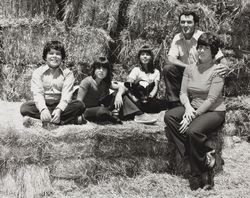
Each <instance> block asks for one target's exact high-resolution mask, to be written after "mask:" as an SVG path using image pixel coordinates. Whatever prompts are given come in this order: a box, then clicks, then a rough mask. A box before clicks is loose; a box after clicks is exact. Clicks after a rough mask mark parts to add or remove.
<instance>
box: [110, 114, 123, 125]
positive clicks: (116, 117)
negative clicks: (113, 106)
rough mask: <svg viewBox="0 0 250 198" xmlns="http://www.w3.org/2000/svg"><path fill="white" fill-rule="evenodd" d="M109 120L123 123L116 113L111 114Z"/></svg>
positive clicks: (114, 122)
mask: <svg viewBox="0 0 250 198" xmlns="http://www.w3.org/2000/svg"><path fill="white" fill-rule="evenodd" d="M108 121H110V122H112V123H113V124H123V123H122V121H121V120H120V118H118V116H115V115H113V116H110V117H109V119H108Z"/></svg>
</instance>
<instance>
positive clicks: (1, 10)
mask: <svg viewBox="0 0 250 198" xmlns="http://www.w3.org/2000/svg"><path fill="white" fill-rule="evenodd" d="M56 8H57V6H56V3H55V1H54V0H43V1H40V0H3V1H1V3H0V17H1V18H12V19H13V18H27V17H35V16H36V15H44V16H48V17H51V16H53V15H55V13H56Z"/></svg>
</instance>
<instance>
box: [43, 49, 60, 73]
mask: <svg viewBox="0 0 250 198" xmlns="http://www.w3.org/2000/svg"><path fill="white" fill-rule="evenodd" d="M46 63H47V65H48V66H49V67H50V68H52V69H55V68H57V67H59V66H60V64H61V63H62V53H61V51H59V50H55V49H50V50H49V51H48V53H47V55H46Z"/></svg>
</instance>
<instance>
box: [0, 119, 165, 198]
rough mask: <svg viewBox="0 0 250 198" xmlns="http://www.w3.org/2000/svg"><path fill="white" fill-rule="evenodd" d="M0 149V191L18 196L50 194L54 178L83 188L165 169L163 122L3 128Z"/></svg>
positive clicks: (0, 134) (0, 136)
mask: <svg viewBox="0 0 250 198" xmlns="http://www.w3.org/2000/svg"><path fill="white" fill-rule="evenodd" d="M107 127H108V131H107ZM0 145H1V150H0V162H1V167H0V172H1V174H0V175H1V181H3V183H2V187H3V188H1V191H2V192H3V191H4V193H7V192H11V193H14V192H15V193H17V194H20V195H22V196H20V197H29V196H26V195H27V193H33V195H32V196H31V195H30V197H33V196H34V197H35V196H37V194H48V193H51V183H53V182H54V181H58V180H60V181H74V182H75V184H77V185H80V186H86V185H88V184H89V183H97V182H98V181H100V180H103V179H108V178H110V177H112V176H125V177H127V176H129V177H132V176H135V175H137V174H140V173H142V172H145V171H151V172H166V171H168V170H169V161H168V155H169V150H168V148H167V139H166V137H165V134H164V133H163V131H162V123H158V124H156V125H154V126H145V125H140V124H134V123H132V122H128V123H127V125H126V127H125V126H118V127H114V126H112V125H108V126H98V125H94V124H87V125H85V126H73V125H72V126H63V127H61V128H59V129H57V130H54V131H46V130H43V129H39V128H31V129H23V130H19V131H16V130H14V129H5V130H4V131H1V133H0ZM48 178H50V179H48ZM7 181H9V182H7ZM10 183H11V185H10ZM28 188H29V189H30V190H29V192H27V191H28ZM1 191H0V192H1ZM42 191H43V192H42Z"/></svg>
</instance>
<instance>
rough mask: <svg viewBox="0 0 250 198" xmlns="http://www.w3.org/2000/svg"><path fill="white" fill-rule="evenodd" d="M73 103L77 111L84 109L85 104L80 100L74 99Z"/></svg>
mask: <svg viewBox="0 0 250 198" xmlns="http://www.w3.org/2000/svg"><path fill="white" fill-rule="evenodd" d="M74 103H75V108H76V109H77V110H78V111H79V112H81V113H83V112H84V111H85V109H86V107H85V104H84V103H83V102H82V101H79V100H75V101H74Z"/></svg>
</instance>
